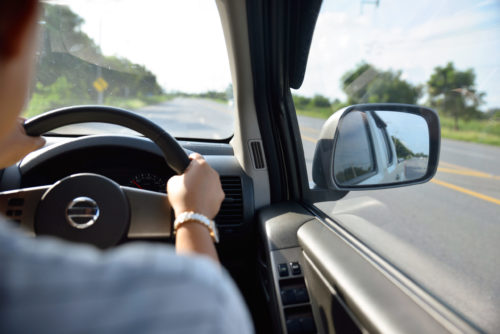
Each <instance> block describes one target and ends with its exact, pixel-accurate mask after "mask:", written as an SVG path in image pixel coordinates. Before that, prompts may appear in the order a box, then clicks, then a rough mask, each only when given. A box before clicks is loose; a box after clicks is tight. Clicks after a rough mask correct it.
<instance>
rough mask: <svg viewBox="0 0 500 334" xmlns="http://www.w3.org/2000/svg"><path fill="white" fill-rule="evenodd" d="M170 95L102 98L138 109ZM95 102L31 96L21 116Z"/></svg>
mask: <svg viewBox="0 0 500 334" xmlns="http://www.w3.org/2000/svg"><path fill="white" fill-rule="evenodd" d="M173 98H174V97H173V96H170V95H152V96H143V97H134V98H122V97H114V96H108V97H106V98H105V100H104V104H105V105H109V106H113V107H118V108H123V109H129V110H134V109H139V108H143V107H145V106H148V105H151V104H157V103H161V102H165V101H168V100H171V99H173ZM82 104H95V101H83V100H82V101H61V100H57V99H53V100H49V99H45V98H44V97H36V98H32V99H31V101H30V103H29V105H28V106H27V108H26V110H25V111H24V112H23V117H26V118H30V117H33V116H36V115H39V114H42V113H44V112H46V111H49V110H54V109H57V108H61V107H66V106H70V105H82Z"/></svg>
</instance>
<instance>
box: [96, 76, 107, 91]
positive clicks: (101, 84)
mask: <svg viewBox="0 0 500 334" xmlns="http://www.w3.org/2000/svg"><path fill="white" fill-rule="evenodd" d="M92 85H93V86H94V88H95V90H96V91H98V92H99V93H100V92H104V91H105V90H106V89H108V86H109V85H108V83H107V82H106V80H104V79H103V78H102V77H99V78H97V79H96V80H95V81H94V83H93V84H92Z"/></svg>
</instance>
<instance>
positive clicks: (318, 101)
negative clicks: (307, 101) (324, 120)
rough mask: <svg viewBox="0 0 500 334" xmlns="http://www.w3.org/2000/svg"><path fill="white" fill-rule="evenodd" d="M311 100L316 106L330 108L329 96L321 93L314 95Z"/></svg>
mask: <svg viewBox="0 0 500 334" xmlns="http://www.w3.org/2000/svg"><path fill="white" fill-rule="evenodd" d="M311 102H312V104H313V105H314V106H315V107H318V108H329V107H330V106H331V104H330V100H329V99H328V98H327V97H325V96H323V95H320V94H316V95H314V97H313V98H312V100H311Z"/></svg>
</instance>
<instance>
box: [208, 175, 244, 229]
mask: <svg viewBox="0 0 500 334" xmlns="http://www.w3.org/2000/svg"><path fill="white" fill-rule="evenodd" d="M220 180H221V183H222V189H223V190H224V193H225V194H226V198H225V199H224V202H222V206H221V208H220V211H219V214H218V215H217V217H215V221H216V223H217V224H219V225H240V224H242V223H243V193H242V188H241V178H240V177H239V176H222V177H221V178H220Z"/></svg>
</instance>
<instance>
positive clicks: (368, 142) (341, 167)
mask: <svg viewBox="0 0 500 334" xmlns="http://www.w3.org/2000/svg"><path fill="white" fill-rule="evenodd" d="M341 122H342V128H341V131H339V133H338V137H337V141H338V143H339V145H337V147H339V150H338V151H337V152H336V154H335V161H334V163H333V165H334V167H333V171H334V174H335V175H334V177H335V179H336V180H337V182H339V183H343V184H351V183H359V182H361V181H363V180H365V179H367V178H368V177H370V176H372V175H373V174H375V171H376V166H375V160H374V156H373V145H372V139H371V135H370V129H369V125H368V122H367V120H366V114H365V113H363V112H358V111H355V112H351V113H349V114H347V115H346V116H345V117H344V118H342V120H341ZM340 143H341V144H340ZM346 163H347V164H346ZM353 166H354V167H353Z"/></svg>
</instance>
